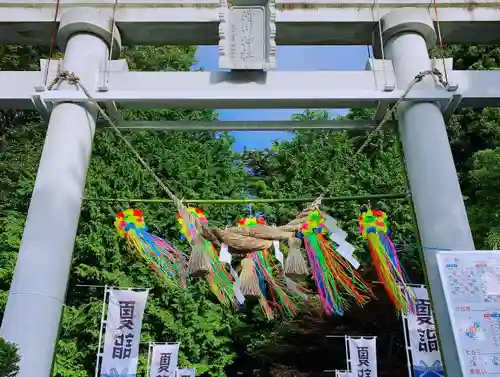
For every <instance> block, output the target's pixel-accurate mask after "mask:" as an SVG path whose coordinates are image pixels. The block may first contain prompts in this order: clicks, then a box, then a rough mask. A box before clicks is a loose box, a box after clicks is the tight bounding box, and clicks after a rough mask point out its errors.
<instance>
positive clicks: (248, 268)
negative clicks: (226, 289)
mask: <svg viewBox="0 0 500 377" xmlns="http://www.w3.org/2000/svg"><path fill="white" fill-rule="evenodd" d="M240 282H241V284H240V291H241V293H242V294H243V295H244V296H245V297H258V298H260V296H262V293H261V290H260V286H259V279H258V277H257V273H256V271H255V265H254V261H253V259H252V254H247V256H246V257H245V258H244V259H243V260H242V261H241V272H240Z"/></svg>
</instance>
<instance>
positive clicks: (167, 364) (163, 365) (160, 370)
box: [149, 343, 180, 377]
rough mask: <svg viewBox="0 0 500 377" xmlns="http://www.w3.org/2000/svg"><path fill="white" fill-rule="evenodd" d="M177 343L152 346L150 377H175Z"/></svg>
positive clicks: (177, 358) (177, 355)
mask: <svg viewBox="0 0 500 377" xmlns="http://www.w3.org/2000/svg"><path fill="white" fill-rule="evenodd" d="M179 345H180V344H179V343H166V344H153V346H152V348H153V352H152V356H151V364H150V369H149V376H150V377H176V371H177V362H178V360H179Z"/></svg>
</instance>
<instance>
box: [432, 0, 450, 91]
mask: <svg viewBox="0 0 500 377" xmlns="http://www.w3.org/2000/svg"><path fill="white" fill-rule="evenodd" d="M434 13H435V15H436V25H437V32H438V39H439V50H440V55H441V61H442V62H443V69H444V79H445V81H446V82H448V71H447V69H446V64H445V59H444V41H443V35H442V34H441V23H440V22H439V12H438V5H437V0H434Z"/></svg>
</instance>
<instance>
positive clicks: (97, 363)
mask: <svg viewBox="0 0 500 377" xmlns="http://www.w3.org/2000/svg"><path fill="white" fill-rule="evenodd" d="M107 295H108V286H107V285H105V286H104V297H103V300H102V312H101V327H100V329H99V340H98V343H97V357H96V362H95V377H98V376H99V364H100V360H101V357H102V353H101V346H102V333H103V330H104V325H105V322H106V318H105V316H106V300H107Z"/></svg>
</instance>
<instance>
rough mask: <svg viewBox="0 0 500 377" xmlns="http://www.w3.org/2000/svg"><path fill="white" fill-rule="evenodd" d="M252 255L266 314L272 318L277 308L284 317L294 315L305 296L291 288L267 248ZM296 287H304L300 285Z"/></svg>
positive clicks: (261, 300) (262, 304)
mask: <svg viewBox="0 0 500 377" xmlns="http://www.w3.org/2000/svg"><path fill="white" fill-rule="evenodd" d="M251 255H252V259H253V262H254V266H255V271H256V273H257V277H258V279H259V283H260V284H259V285H260V287H261V297H260V303H261V306H262V309H263V310H264V313H265V314H266V316H267V317H268V318H269V319H272V318H273V310H276V311H278V312H279V313H280V314H281V315H282V316H284V317H289V318H291V317H294V316H295V315H296V314H297V312H298V310H299V306H300V304H301V303H302V302H303V297H301V296H299V295H298V294H296V293H294V292H292V291H291V290H290V289H289V287H288V286H287V284H286V281H285V276H284V274H283V271H281V270H280V269H279V268H278V266H276V265H275V264H274V263H273V261H272V259H271V256H270V253H269V252H268V251H267V250H261V251H257V252H254V253H252V254H251ZM280 276H281V277H280ZM296 288H297V289H299V290H300V289H302V288H301V287H300V286H298V285H297V286H296ZM304 296H305V294H304Z"/></svg>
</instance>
